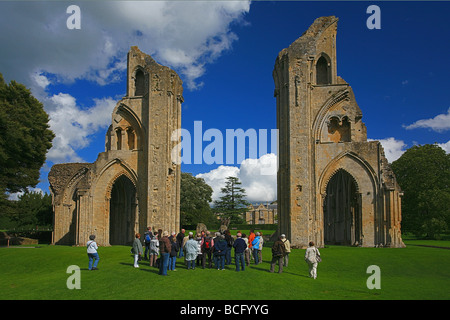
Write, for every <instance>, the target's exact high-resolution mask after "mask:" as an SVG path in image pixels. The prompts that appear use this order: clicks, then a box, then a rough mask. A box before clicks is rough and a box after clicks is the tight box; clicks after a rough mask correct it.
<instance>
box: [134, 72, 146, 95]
mask: <svg viewBox="0 0 450 320" xmlns="http://www.w3.org/2000/svg"><path fill="white" fill-rule="evenodd" d="M134 88H135V91H134V95H135V96H143V95H144V94H145V76H144V72H142V70H137V71H136V76H135V79H134Z"/></svg>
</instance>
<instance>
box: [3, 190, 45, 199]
mask: <svg viewBox="0 0 450 320" xmlns="http://www.w3.org/2000/svg"><path fill="white" fill-rule="evenodd" d="M27 190H28V192H36V193H40V194H42V195H44V191H43V190H42V189H41V188H32V187H27ZM24 193H25V192H23V191H19V192H16V193H11V194H9V196H8V200H12V201H18V200H19V198H20V197H21V196H22V195H23V194H24Z"/></svg>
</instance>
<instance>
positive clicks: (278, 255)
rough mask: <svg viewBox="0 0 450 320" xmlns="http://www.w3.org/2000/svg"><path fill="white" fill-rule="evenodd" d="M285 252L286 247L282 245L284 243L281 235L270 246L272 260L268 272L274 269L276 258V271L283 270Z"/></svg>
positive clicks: (280, 271)
mask: <svg viewBox="0 0 450 320" xmlns="http://www.w3.org/2000/svg"><path fill="white" fill-rule="evenodd" d="M285 254H286V248H285V247H284V243H283V241H282V240H281V237H278V240H277V241H275V243H274V244H273V246H272V262H271V263H270V272H274V271H275V263H276V262H277V260H278V273H282V272H283V257H284V255H285Z"/></svg>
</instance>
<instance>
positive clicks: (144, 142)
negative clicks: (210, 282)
mask: <svg viewBox="0 0 450 320" xmlns="http://www.w3.org/2000/svg"><path fill="white" fill-rule="evenodd" d="M182 93H183V88H182V82H181V80H180V78H179V76H178V75H177V74H176V73H175V72H174V71H173V70H171V69H169V68H168V67H165V66H161V65H159V64H158V63H156V62H155V61H154V60H153V59H152V58H151V57H150V56H148V55H146V54H144V53H142V52H141V51H140V50H139V49H138V48H137V47H132V48H131V50H130V51H129V53H128V71H127V95H126V96H125V97H124V98H123V99H122V100H120V101H119V102H118V103H117V105H116V107H115V109H114V111H113V113H112V124H111V126H110V127H109V129H108V131H107V133H106V141H105V144H106V148H105V152H103V153H100V154H99V155H98V158H97V160H96V161H95V162H94V163H72V164H58V165H54V166H53V167H52V169H51V171H50V173H49V177H48V178H49V182H50V189H51V192H52V195H53V205H54V233H53V242H54V243H56V244H70V245H78V244H84V243H85V242H86V241H87V239H88V237H89V235H90V234H95V235H96V236H97V238H96V239H97V241H98V243H99V244H101V245H110V244H111V245H112V244H128V243H130V242H131V241H132V240H133V239H134V235H135V233H136V232H140V233H143V232H144V230H145V228H146V227H147V226H153V227H154V228H161V229H163V230H167V231H175V230H178V229H179V224H180V221H179V217H180V215H179V205H180V200H179V194H180V177H181V176H180V166H179V165H177V164H176V163H175V162H176V161H173V159H172V157H171V151H172V149H173V148H174V147H175V146H176V145H177V144H178V143H179V140H175V141H172V140H173V139H172V133H173V132H174V131H175V132H176V130H177V129H180V128H181V103H182V102H183V97H182Z"/></svg>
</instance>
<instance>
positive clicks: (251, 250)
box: [248, 229, 256, 259]
mask: <svg viewBox="0 0 450 320" xmlns="http://www.w3.org/2000/svg"><path fill="white" fill-rule="evenodd" d="M255 237H256V235H255V232H254V230H253V229H250V234H249V235H248V248H249V250H250V259H253V244H252V242H253V240H255Z"/></svg>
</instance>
